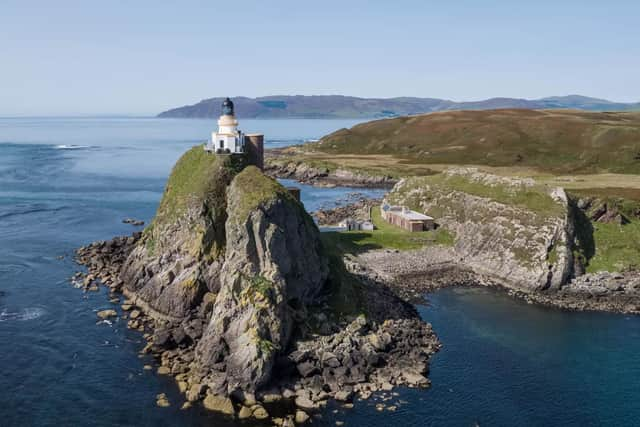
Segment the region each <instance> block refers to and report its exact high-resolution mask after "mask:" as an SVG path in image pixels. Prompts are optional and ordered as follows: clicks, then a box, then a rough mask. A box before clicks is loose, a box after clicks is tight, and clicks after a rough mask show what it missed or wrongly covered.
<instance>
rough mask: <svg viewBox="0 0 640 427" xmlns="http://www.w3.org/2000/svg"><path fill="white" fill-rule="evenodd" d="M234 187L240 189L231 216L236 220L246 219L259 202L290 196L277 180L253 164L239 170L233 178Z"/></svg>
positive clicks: (264, 202) (263, 202)
mask: <svg viewBox="0 0 640 427" xmlns="http://www.w3.org/2000/svg"><path fill="white" fill-rule="evenodd" d="M234 187H235V188H237V189H238V190H240V191H239V194H240V200H239V201H238V202H239V204H238V206H236V209H235V210H234V218H233V219H234V221H238V222H244V221H246V218H247V216H248V215H249V214H250V213H251V211H253V210H254V209H256V208H257V207H258V206H260V205H261V204H267V203H269V202H271V201H274V200H276V199H277V198H279V197H282V198H291V197H292V196H291V195H290V194H289V192H288V191H287V189H286V188H284V187H283V186H282V185H281V184H280V183H279V182H278V181H276V180H275V179H273V178H270V177H268V176H266V175H264V174H263V173H262V172H261V171H260V169H258V168H257V167H255V166H249V167H247V168H245V169H244V170H243V171H242V172H240V173H239V174H238V175H237V176H236V178H235V180H234Z"/></svg>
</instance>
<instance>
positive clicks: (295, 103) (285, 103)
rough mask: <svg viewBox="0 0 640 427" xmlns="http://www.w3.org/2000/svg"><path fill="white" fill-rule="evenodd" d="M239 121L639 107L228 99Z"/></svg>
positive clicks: (178, 111)
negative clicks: (449, 111)
mask: <svg viewBox="0 0 640 427" xmlns="http://www.w3.org/2000/svg"><path fill="white" fill-rule="evenodd" d="M223 99H224V98H209V99H204V100H202V101H200V102H198V103H197V104H193V105H186V106H183V107H178V108H173V109H171V110H168V111H165V112H162V113H160V114H159V115H158V117H173V118H214V117H217V116H219V115H220V105H221V104H222V100H223ZM232 99H233V102H234V103H235V107H236V114H237V115H238V117H240V118H382V117H397V116H406V115H413V114H422V113H429V112H434V111H448V110H489V109H496V108H527V109H546V108H562V109H564V108H570V109H580V110H587V111H632V110H640V102H639V103H627V104H625V103H620V102H611V101H607V100H604V99H596V98H588V97H585V96H579V95H570V96H555V97H550V98H542V99H536V100H528V99H517V98H491V99H486V100H483V101H476V102H454V101H448V100H444V99H436V98H410V97H404V98H386V99H382V98H356V97H352V96H341V95H326V96H324V95H322V96H305V95H296V96H278V95H274V96H265V97H260V98H246V97H236V98H232Z"/></svg>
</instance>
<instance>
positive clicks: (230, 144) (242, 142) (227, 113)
mask: <svg viewBox="0 0 640 427" xmlns="http://www.w3.org/2000/svg"><path fill="white" fill-rule="evenodd" d="M205 150H207V151H210V152H212V153H216V154H228V155H243V156H246V158H247V162H248V163H249V164H252V165H255V166H257V167H258V168H260V169H261V170H262V169H264V135H262V134H258V133H250V134H245V133H244V132H242V131H241V130H240V129H238V120H237V119H236V115H235V111H234V106H233V102H232V101H231V100H230V99H229V98H226V99H225V100H224V101H223V102H222V114H221V115H220V118H219V119H218V131H217V132H212V133H211V139H210V140H209V141H208V142H207V143H206V144H205Z"/></svg>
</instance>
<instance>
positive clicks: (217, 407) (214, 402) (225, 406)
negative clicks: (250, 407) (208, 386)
mask: <svg viewBox="0 0 640 427" xmlns="http://www.w3.org/2000/svg"><path fill="white" fill-rule="evenodd" d="M202 404H203V405H204V407H205V408H206V409H208V410H210V411H215V412H220V413H222V414H226V415H233V414H235V412H236V411H235V409H234V407H233V403H232V402H231V399H229V398H228V397H226V396H218V395H213V394H209V395H207V397H205V398H204V401H203V402H202Z"/></svg>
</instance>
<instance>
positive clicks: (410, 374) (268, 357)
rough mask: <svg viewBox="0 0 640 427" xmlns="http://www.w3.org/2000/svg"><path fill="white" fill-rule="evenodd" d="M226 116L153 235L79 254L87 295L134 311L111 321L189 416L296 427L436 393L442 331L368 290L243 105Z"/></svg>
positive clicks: (229, 106)
mask: <svg viewBox="0 0 640 427" xmlns="http://www.w3.org/2000/svg"><path fill="white" fill-rule="evenodd" d="M222 110H223V114H222V116H221V117H220V119H219V121H218V124H219V128H218V131H217V132H213V133H212V138H211V140H210V141H208V142H207V143H206V144H204V145H198V146H195V147H193V148H192V149H190V150H189V151H187V152H186V153H185V154H184V155H183V156H182V157H181V158H180V160H179V161H178V162H177V163H176V165H175V166H174V168H173V171H172V173H171V176H170V178H169V180H168V182H167V185H166V189H165V192H164V195H163V197H162V201H161V202H160V206H159V207H158V210H157V212H156V215H155V218H154V219H153V221H152V222H151V224H150V225H149V226H148V227H147V228H146V229H145V230H144V231H143V232H141V233H134V234H133V235H132V236H129V237H117V238H114V239H113V240H110V241H101V242H95V243H93V244H91V245H88V246H86V247H82V248H80V249H79V250H78V251H77V260H78V262H79V263H80V264H83V265H86V266H87V267H88V272H87V273H86V274H85V273H78V274H77V275H76V276H75V280H76V281H77V282H80V283H82V284H83V285H84V286H85V288H87V289H89V288H92V287H96V286H98V285H104V286H107V287H109V288H110V290H111V298H112V299H113V300H114V301H117V300H118V299H119V296H118V295H119V294H120V293H122V294H124V296H125V297H126V300H125V301H124V303H123V304H122V305H121V310H122V311H121V312H120V313H118V312H117V311H116V310H112V309H110V310H104V311H101V312H98V316H99V317H100V318H101V319H109V318H111V317H115V316H121V317H122V318H128V319H129V320H128V326H129V328H131V329H135V330H139V331H140V332H144V333H145V337H147V340H148V344H147V345H146V346H145V347H144V349H143V350H142V352H143V353H151V354H153V355H154V356H155V357H156V358H157V361H158V365H159V366H158V367H157V372H158V374H161V375H171V376H173V377H175V380H176V382H177V384H178V387H179V388H180V390H181V392H182V393H184V396H185V403H184V404H183V407H184V408H188V407H190V406H191V405H193V404H202V405H203V406H204V407H205V408H207V409H209V410H212V411H218V412H222V413H224V414H227V415H229V416H237V417H238V418H240V419H243V418H254V419H265V418H272V421H273V422H274V423H276V424H278V425H288V426H291V425H293V423H294V422H297V423H303V422H305V421H306V420H307V419H308V418H309V416H310V414H311V413H312V412H313V411H315V410H318V409H319V408H321V407H323V406H324V405H326V404H327V401H328V400H329V399H335V400H338V401H341V402H344V403H345V404H351V403H350V402H351V401H352V400H353V399H354V397H355V396H356V395H358V396H360V397H362V398H368V397H369V396H370V395H371V394H372V393H374V392H376V391H389V390H391V389H392V388H393V387H394V386H396V385H401V384H402V385H408V386H412V387H426V386H428V385H429V380H428V379H427V378H426V376H425V375H426V374H427V372H428V364H429V358H430V356H431V355H432V354H433V353H434V352H436V351H437V350H438V348H439V346H440V344H439V342H438V339H437V338H436V336H435V334H434V332H433V331H432V329H431V326H430V325H429V324H426V323H424V322H423V321H422V320H421V319H420V317H419V316H418V314H417V311H416V310H415V308H414V307H413V306H412V305H410V304H408V303H407V302H405V301H403V300H402V299H401V298H399V297H397V296H396V295H395V294H394V293H393V292H391V291H390V290H389V289H388V288H387V287H386V286H385V285H383V284H381V283H376V282H373V281H368V282H366V283H365V282H361V281H359V280H357V278H356V276H355V275H354V274H352V273H351V272H350V271H349V269H348V268H347V266H345V264H344V261H343V259H342V258H341V257H340V256H337V254H336V253H335V252H333V251H332V250H331V248H330V247H328V246H326V244H325V242H324V241H323V239H322V238H321V236H320V233H319V230H318V227H317V226H316V224H315V223H314V221H313V219H312V218H311V217H310V215H309V214H308V213H307V212H306V210H305V209H304V207H303V206H302V204H301V203H300V202H299V200H298V199H297V197H296V192H295V191H291V190H289V189H287V188H285V187H283V186H282V185H280V184H279V183H278V182H277V181H275V180H274V179H273V178H270V177H268V176H266V175H264V174H263V172H262V170H261V169H260V166H261V164H262V159H261V156H260V151H259V150H258V149H257V147H259V144H257V145H256V144H253V143H252V142H251V141H250V137H249V136H247V135H244V134H243V133H242V132H241V131H240V130H239V129H238V122H237V120H236V118H235V115H234V106H233V103H232V102H231V101H230V100H228V99H227V100H225V101H224V105H223V109H222ZM256 141H258V142H259V141H260V138H258V137H257V136H254V142H256ZM285 402H290V403H293V404H294V405H293V408H292V405H291V404H286V403H285ZM169 404H170V402H168V401H167V398H166V396H163V395H159V397H158V405H159V406H167V405H169ZM274 407H278V408H280V409H276V413H279V414H283V412H282V411H283V410H282V408H283V407H284V408H285V409H286V408H289V410H288V412H287V411H285V412H284V414H283V415H281V416H279V417H274V416H271V415H270V414H271V411H272V408H274Z"/></svg>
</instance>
